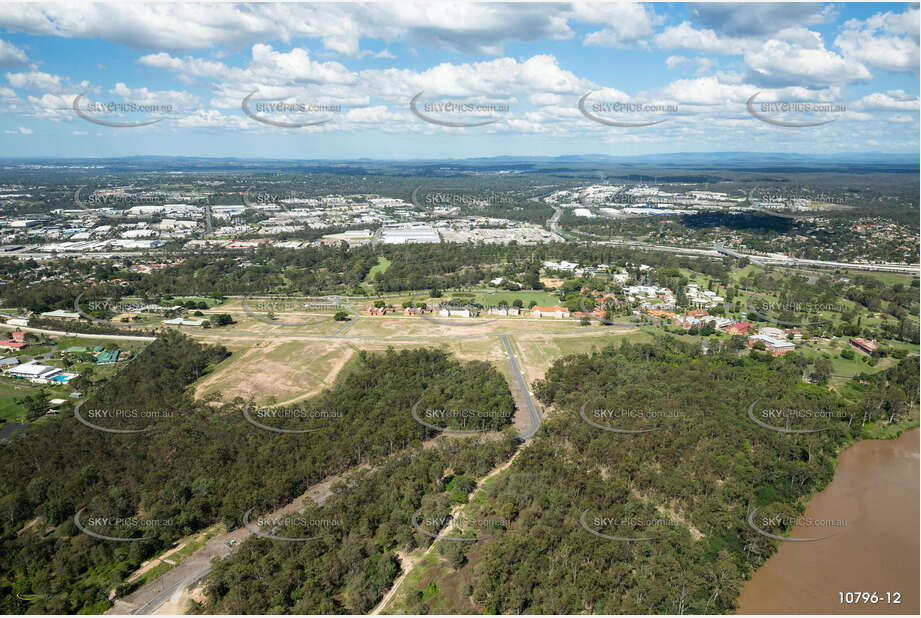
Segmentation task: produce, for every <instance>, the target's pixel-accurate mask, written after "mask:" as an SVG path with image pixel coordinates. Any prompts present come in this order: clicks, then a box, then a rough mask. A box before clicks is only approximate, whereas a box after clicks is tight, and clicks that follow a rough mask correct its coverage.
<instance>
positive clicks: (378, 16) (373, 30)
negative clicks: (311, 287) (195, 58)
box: [0, 2, 572, 56]
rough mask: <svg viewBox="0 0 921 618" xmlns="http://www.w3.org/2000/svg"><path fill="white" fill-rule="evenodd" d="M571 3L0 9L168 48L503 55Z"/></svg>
mask: <svg viewBox="0 0 921 618" xmlns="http://www.w3.org/2000/svg"><path fill="white" fill-rule="evenodd" d="M567 11H568V9H567V8H566V7H565V6H562V5H516V4H461V3H456V4H455V3H438V4H429V3H423V2H400V3H387V4H383V3H382V4H376V3H371V4H363V5H362V4H293V3H282V4H229V3H227V4H172V3H171V4H166V3H163V4H161V3H150V4H141V3H123V4H114V3H106V4H46V5H37V4H22V5H16V4H11V5H6V6H4V10H3V12H2V13H0V27H5V28H8V29H10V30H16V31H20V32H25V33H28V34H39V35H51V36H60V37H68V38H101V39H105V40H108V41H113V42H116V43H121V44H123V45H128V46H130V47H133V48H136V49H144V50H151V51H166V52H174V51H190V50H194V49H210V48H214V47H218V46H228V47H232V48H240V47H245V46H248V45H251V44H253V43H271V42H274V41H279V40H281V41H283V42H285V43H289V44H290V43H291V41H293V40H294V39H298V38H311V39H318V40H320V41H322V44H323V46H324V47H325V48H326V49H328V50H330V51H334V52H337V53H340V54H344V55H348V56H357V55H358V54H359V52H360V51H361V50H360V41H361V39H362V38H373V39H379V40H383V41H397V40H409V41H411V42H412V43H414V44H416V45H422V46H426V47H434V48H438V49H450V50H454V51H460V52H464V53H485V54H491V55H498V54H500V53H501V52H502V47H503V45H504V44H505V43H506V42H509V41H536V40H540V39H548V38H549V39H562V38H569V37H571V36H572V31H571V30H570V28H569V26H568V24H567Z"/></svg>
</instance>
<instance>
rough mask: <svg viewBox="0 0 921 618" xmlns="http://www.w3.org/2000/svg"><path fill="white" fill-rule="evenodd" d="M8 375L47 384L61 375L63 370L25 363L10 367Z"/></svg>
mask: <svg viewBox="0 0 921 618" xmlns="http://www.w3.org/2000/svg"><path fill="white" fill-rule="evenodd" d="M7 374H8V375H9V376H11V377H13V378H21V379H23V380H29V381H30V382H35V383H37V384H45V383H47V382H48V381H49V380H51V379H52V378H54V377H55V376H58V375H60V374H61V370H60V369H58V368H57V367H50V366H48V365H41V364H39V363H37V362H35V361H32V362H30V363H23V364H22V365H17V366H15V367H10V369H9V370H8V371H7Z"/></svg>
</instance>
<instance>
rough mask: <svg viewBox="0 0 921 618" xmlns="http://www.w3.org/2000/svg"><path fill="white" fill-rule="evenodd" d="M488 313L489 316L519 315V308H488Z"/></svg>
mask: <svg viewBox="0 0 921 618" xmlns="http://www.w3.org/2000/svg"><path fill="white" fill-rule="evenodd" d="M486 313H488V314H489V315H518V314H519V309H518V307H487V308H486Z"/></svg>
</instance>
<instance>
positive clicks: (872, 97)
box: [854, 90, 919, 111]
mask: <svg viewBox="0 0 921 618" xmlns="http://www.w3.org/2000/svg"><path fill="white" fill-rule="evenodd" d="M854 107H855V108H856V109H863V110H886V111H917V110H918V109H919V108H918V97H917V96H914V95H910V94H908V93H907V92H905V91H904V90H890V91H889V92H874V93H873V94H868V95H867V96H865V97H863V98H861V99H859V100H858V101H857V102H856V103H854Z"/></svg>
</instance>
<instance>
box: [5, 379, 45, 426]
mask: <svg viewBox="0 0 921 618" xmlns="http://www.w3.org/2000/svg"><path fill="white" fill-rule="evenodd" d="M36 391H37V389H34V388H29V387H28V386H25V385H22V386H20V385H14V384H10V383H8V382H5V381H4V382H0V423H25V422H26V411H25V408H24V407H23V406H21V405H19V404H18V403H16V402H17V401H18V400H19V399H22V398H23V397H25V396H26V395H31V394H32V393H33V392H36Z"/></svg>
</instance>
